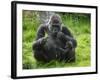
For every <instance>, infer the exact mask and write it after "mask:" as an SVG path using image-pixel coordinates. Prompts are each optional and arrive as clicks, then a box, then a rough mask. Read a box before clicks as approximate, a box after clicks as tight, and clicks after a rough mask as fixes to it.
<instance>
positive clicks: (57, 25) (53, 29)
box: [49, 14, 62, 37]
mask: <svg viewBox="0 0 100 80" xmlns="http://www.w3.org/2000/svg"><path fill="white" fill-rule="evenodd" d="M61 25H62V20H61V17H60V16H59V15H58V14H54V15H52V16H51V18H50V21H49V31H50V33H51V35H52V36H54V37H56V35H57V33H58V32H59V31H61V28H62V27H61Z"/></svg>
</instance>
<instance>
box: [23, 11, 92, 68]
mask: <svg viewBox="0 0 100 80" xmlns="http://www.w3.org/2000/svg"><path fill="white" fill-rule="evenodd" d="M37 14H38V12H37V11H23V48H22V50H23V53H22V62H23V69H35V68H54V67H84V66H90V60H91V59H90V55H91V54H90V53H91V52H90V49H91V44H90V43H91V42H90V41H91V37H90V36H91V32H90V30H91V25H90V14H83V13H58V14H59V15H60V16H61V18H62V21H63V23H64V25H65V26H66V27H68V28H69V30H70V31H71V32H72V34H73V36H74V37H75V38H76V40H77V43H78V45H77V48H76V61H75V62H74V63H64V62H58V61H51V62H49V63H47V64H44V63H42V62H37V61H36V60H35V58H34V56H33V53H32V42H33V41H35V38H36V33H37V29H38V26H39V25H40V22H39V19H38V18H37Z"/></svg>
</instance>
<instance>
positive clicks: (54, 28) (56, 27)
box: [51, 24, 61, 37]
mask: <svg viewBox="0 0 100 80" xmlns="http://www.w3.org/2000/svg"><path fill="white" fill-rule="evenodd" d="M51 26H52V27H51V33H52V36H54V37H56V36H57V34H58V32H59V31H60V30H61V28H60V25H58V24H53V25H51Z"/></svg>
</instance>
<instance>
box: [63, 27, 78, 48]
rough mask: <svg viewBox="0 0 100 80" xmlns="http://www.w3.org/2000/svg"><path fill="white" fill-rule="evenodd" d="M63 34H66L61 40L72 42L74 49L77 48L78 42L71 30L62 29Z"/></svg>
mask: <svg viewBox="0 0 100 80" xmlns="http://www.w3.org/2000/svg"><path fill="white" fill-rule="evenodd" d="M62 33H64V34H62V37H61V38H62V39H64V40H65V41H70V42H71V43H72V45H73V47H74V48H75V47H76V46H77V42H76V40H75V39H74V37H73V36H72V34H71V32H70V31H69V29H68V28H67V27H62ZM65 35H66V36H65Z"/></svg>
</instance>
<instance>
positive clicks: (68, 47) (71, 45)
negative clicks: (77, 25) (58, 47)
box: [65, 41, 73, 49]
mask: <svg viewBox="0 0 100 80" xmlns="http://www.w3.org/2000/svg"><path fill="white" fill-rule="evenodd" d="M72 48H73V44H72V42H71V41H68V42H66V46H65V49H72Z"/></svg>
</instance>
